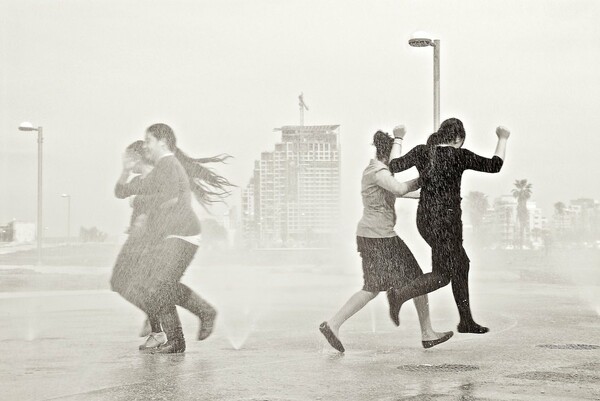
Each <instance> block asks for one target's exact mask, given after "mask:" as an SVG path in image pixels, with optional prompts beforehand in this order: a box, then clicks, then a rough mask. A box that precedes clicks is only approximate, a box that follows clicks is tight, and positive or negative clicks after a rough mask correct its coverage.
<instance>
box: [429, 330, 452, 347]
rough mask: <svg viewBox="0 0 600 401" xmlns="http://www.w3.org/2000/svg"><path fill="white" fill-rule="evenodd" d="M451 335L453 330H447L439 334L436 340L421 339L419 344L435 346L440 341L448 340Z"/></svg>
mask: <svg viewBox="0 0 600 401" xmlns="http://www.w3.org/2000/svg"><path fill="white" fill-rule="evenodd" d="M453 335H454V332H452V331H447V332H446V333H444V335H443V336H441V337H440V338H438V339H437V340H427V341H421V344H423V348H431V347H435V346H436V345H438V344H441V343H444V342H446V341H448V340H449V339H450V338H452V336H453Z"/></svg>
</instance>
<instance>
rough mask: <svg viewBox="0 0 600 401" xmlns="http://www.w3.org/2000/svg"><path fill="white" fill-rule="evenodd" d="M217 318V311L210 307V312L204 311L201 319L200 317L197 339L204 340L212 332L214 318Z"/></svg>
mask: <svg viewBox="0 0 600 401" xmlns="http://www.w3.org/2000/svg"><path fill="white" fill-rule="evenodd" d="M216 318H217V311H216V310H215V309H212V310H211V311H210V312H207V313H204V315H203V317H202V319H200V330H199V331H198V340H199V341H202V340H206V339H207V338H208V337H209V336H210V335H211V334H212V332H213V329H214V328H215V319H216Z"/></svg>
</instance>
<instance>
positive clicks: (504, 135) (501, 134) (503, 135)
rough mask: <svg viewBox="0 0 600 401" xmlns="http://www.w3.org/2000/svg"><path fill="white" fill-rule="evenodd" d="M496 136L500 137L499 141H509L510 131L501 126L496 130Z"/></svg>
mask: <svg viewBox="0 0 600 401" xmlns="http://www.w3.org/2000/svg"><path fill="white" fill-rule="evenodd" d="M496 135H497V136H498V139H508V137H509V136H510V131H509V130H508V128H506V127H503V126H499V127H498V128H496Z"/></svg>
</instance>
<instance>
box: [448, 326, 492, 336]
mask: <svg viewBox="0 0 600 401" xmlns="http://www.w3.org/2000/svg"><path fill="white" fill-rule="evenodd" d="M456 329H457V330H458V332H459V333H472V334H485V333H487V332H488V331H490V329H489V328H487V327H485V326H480V325H478V324H477V323H472V324H468V325H462V324H459V325H458V326H457V327H456Z"/></svg>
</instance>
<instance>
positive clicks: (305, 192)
mask: <svg viewBox="0 0 600 401" xmlns="http://www.w3.org/2000/svg"><path fill="white" fill-rule="evenodd" d="M277 131H281V133H282V135H281V142H280V143H277V144H275V150H274V151H271V152H262V154H261V158H260V160H258V161H256V162H255V165H254V175H253V177H252V179H251V180H250V183H249V184H248V186H247V187H246V189H245V190H244V191H243V193H242V207H243V224H244V233H245V236H246V241H247V243H248V245H250V246H252V247H259V248H270V247H327V246H330V245H331V244H332V243H333V241H334V239H335V237H336V233H337V231H338V226H339V218H340V214H339V210H340V144H339V125H316V126H303V125H299V126H284V127H281V128H278V129H277Z"/></svg>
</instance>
